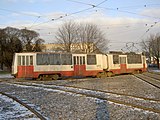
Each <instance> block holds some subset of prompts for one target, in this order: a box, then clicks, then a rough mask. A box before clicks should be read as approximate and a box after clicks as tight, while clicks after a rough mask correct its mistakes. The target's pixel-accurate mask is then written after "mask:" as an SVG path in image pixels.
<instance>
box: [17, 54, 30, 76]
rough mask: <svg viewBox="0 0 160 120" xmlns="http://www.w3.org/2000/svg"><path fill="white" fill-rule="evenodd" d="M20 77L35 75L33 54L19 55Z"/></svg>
mask: <svg viewBox="0 0 160 120" xmlns="http://www.w3.org/2000/svg"><path fill="white" fill-rule="evenodd" d="M18 77H22V78H25V77H33V56H18Z"/></svg>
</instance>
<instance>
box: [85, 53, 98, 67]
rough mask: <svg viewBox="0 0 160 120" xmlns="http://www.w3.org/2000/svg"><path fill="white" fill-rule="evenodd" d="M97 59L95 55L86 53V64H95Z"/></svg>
mask: <svg viewBox="0 0 160 120" xmlns="http://www.w3.org/2000/svg"><path fill="white" fill-rule="evenodd" d="M96 64H97V59H96V55H87V65H96Z"/></svg>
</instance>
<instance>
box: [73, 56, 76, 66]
mask: <svg viewBox="0 0 160 120" xmlns="http://www.w3.org/2000/svg"><path fill="white" fill-rule="evenodd" d="M73 60H74V65H76V56H74V57H73Z"/></svg>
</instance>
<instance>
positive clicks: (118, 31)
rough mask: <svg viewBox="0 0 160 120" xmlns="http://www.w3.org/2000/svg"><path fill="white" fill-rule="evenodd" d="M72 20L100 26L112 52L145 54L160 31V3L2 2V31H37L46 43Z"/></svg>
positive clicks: (144, 0)
mask: <svg viewBox="0 0 160 120" xmlns="http://www.w3.org/2000/svg"><path fill="white" fill-rule="evenodd" d="M93 6H95V7H93ZM70 20H73V21H75V22H77V23H93V24H96V25H97V26H98V27H99V28H100V29H101V30H102V31H103V32H104V33H105V37H106V39H108V40H109V43H108V47H109V51H127V50H133V51H141V50H140V49H141V48H140V42H141V41H142V40H146V39H147V38H148V37H149V36H150V35H155V34H158V33H159V32H160V0H0V28H5V27H8V26H10V27H16V28H19V29H23V28H27V29H30V30H35V31H36V32H38V33H39V34H40V37H41V38H43V39H44V40H45V42H46V43H54V42H55V34H56V31H57V29H58V28H59V27H61V25H62V24H63V23H64V22H67V21H70Z"/></svg>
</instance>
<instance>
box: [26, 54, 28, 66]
mask: <svg viewBox="0 0 160 120" xmlns="http://www.w3.org/2000/svg"><path fill="white" fill-rule="evenodd" d="M26 65H29V56H26Z"/></svg>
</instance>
